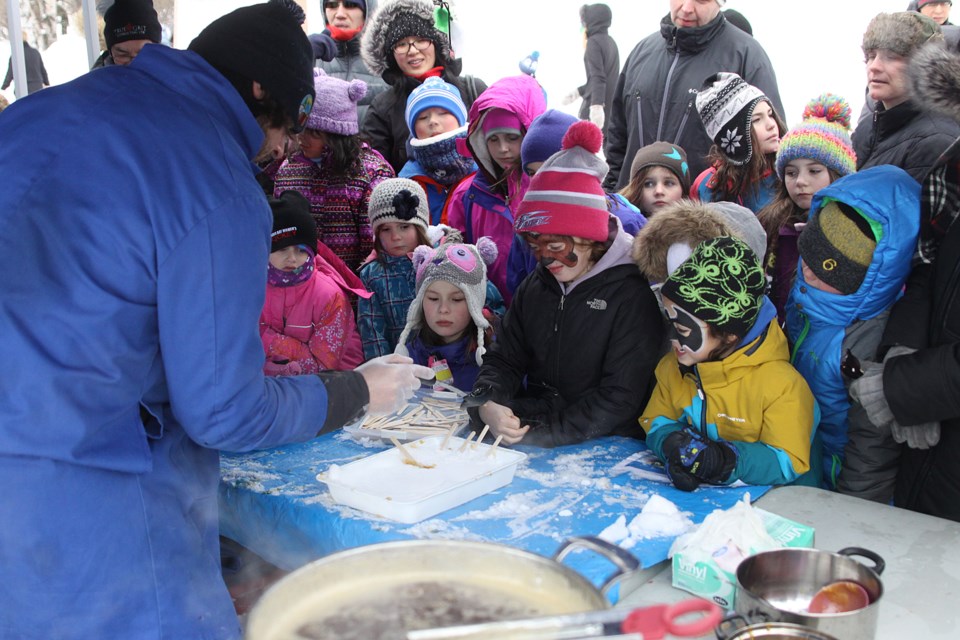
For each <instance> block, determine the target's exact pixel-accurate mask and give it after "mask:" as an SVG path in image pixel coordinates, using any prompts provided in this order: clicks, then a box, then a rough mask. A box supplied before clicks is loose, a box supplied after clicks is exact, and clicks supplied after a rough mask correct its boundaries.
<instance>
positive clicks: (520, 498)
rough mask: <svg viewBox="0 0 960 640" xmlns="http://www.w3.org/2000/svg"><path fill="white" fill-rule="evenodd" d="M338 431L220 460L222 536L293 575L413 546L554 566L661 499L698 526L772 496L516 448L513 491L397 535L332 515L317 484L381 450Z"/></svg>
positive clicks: (643, 459) (369, 518)
mask: <svg viewBox="0 0 960 640" xmlns="http://www.w3.org/2000/svg"><path fill="white" fill-rule="evenodd" d="M383 448H384V447H383V445H380V444H379V443H377V444H372V443H370V442H368V441H367V442H356V441H354V440H352V439H351V438H350V437H349V436H347V435H346V434H344V433H343V432H342V431H336V432H334V433H330V434H326V435H324V436H321V437H319V438H316V439H314V440H311V441H309V442H305V443H302V444H299V445H291V446H286V447H280V448H276V449H269V450H264V451H256V452H253V453H248V454H239V455H237V454H223V455H222V456H221V463H220V471H221V482H220V531H221V534H222V535H224V536H226V537H228V538H231V539H233V540H236V541H237V542H239V543H240V544H242V545H244V546H246V547H247V548H249V549H251V550H252V551H254V552H256V553H258V554H259V555H261V556H262V557H263V558H265V559H266V560H268V561H270V562H272V563H273V564H275V565H277V566H279V567H281V568H284V569H295V568H297V567H300V566H302V565H304V564H306V563H308V562H310V561H311V560H315V559H317V558H319V557H322V556H325V555H327V554H330V553H333V552H336V551H341V550H344V549H348V548H352V547H357V546H360V545H366V544H373V543H377V542H385V541H390V540H402V539H410V538H432V539H456V540H476V541H483V542H497V543H502V544H506V545H510V546H514V547H518V548H521V549H525V550H527V551H532V552H534V553H537V554H540V555H544V556H548V557H550V556H553V554H554V552H555V551H556V550H557V548H558V547H559V546H560V544H561V543H562V542H563V541H564V540H566V539H568V538H570V537H571V536H577V535H597V534H599V533H600V532H601V531H603V530H604V529H605V528H607V527H609V526H610V525H612V524H613V523H614V522H615V521H616V520H617V518H618V517H619V516H620V515H624V516H625V517H626V521H627V522H628V523H629V522H630V521H631V520H632V519H633V517H634V516H636V515H637V514H639V513H640V510H641V509H642V507H643V506H644V504H646V502H647V501H648V500H649V498H650V497H651V496H652V495H654V494H659V495H660V496H662V497H664V498H666V499H668V500H670V501H671V502H673V503H674V504H676V505H677V506H678V507H679V508H680V510H681V511H684V512H687V513H688V515H689V517H690V519H691V520H692V521H693V522H694V523H699V522H701V521H702V520H703V519H704V518H705V517H706V516H707V515H708V514H710V513H711V512H712V511H713V510H714V509H726V508H729V507H731V506H733V505H734V504H735V503H736V502H737V501H738V500H740V499H742V498H743V495H744V493H745V492H749V493H750V496H751V498H752V499H756V498H758V497H759V496H760V495H762V494H763V493H765V492H766V491H767V490H769V487H759V486H751V487H740V488H727V487H723V488H715V487H701V488H700V489H698V490H697V491H695V492H693V493H686V492H683V491H678V490H677V489H675V488H674V487H673V486H672V485H671V484H670V483H669V481H668V480H667V477H666V476H665V475H664V474H663V471H662V469H661V468H660V467H659V465H657V464H656V461H655V457H654V456H653V454H652V453H651V452H650V451H649V450H647V448H646V445H645V444H644V443H643V442H641V441H639V440H634V439H630V438H620V437H607V438H601V439H598V440H592V441H590V442H585V443H582V444H578V445H571V446H566V447H558V448H555V449H541V448H537V447H529V446H516V447H514V448H515V449H517V450H520V451H523V452H524V453H526V454H527V455H528V456H529V457H528V458H527V460H526V461H525V462H524V463H522V464H521V466H520V467H519V468H518V469H517V473H516V476H515V477H514V480H513V482H512V483H511V484H510V485H508V486H506V487H503V488H501V489H498V490H497V491H494V492H492V493H489V494H487V495H484V496H481V497H480V498H477V499H475V500H472V501H470V502H468V503H467V504H464V505H462V506H460V507H457V508H455V509H451V510H449V511H446V512H444V513H441V514H439V515H437V516H435V517H433V518H431V519H429V520H426V521H424V522H420V523H417V524H413V525H410V524H400V523H396V522H392V521H388V520H384V519H381V518H378V517H376V516H373V515H369V514H366V513H364V512H362V511H358V510H356V509H353V508H351V507H345V506H341V505H338V504H336V503H335V502H334V501H333V499H332V498H331V496H330V493H329V492H328V491H327V487H326V485H325V484H323V483H321V482H319V481H317V479H316V476H317V474H318V473H320V472H321V471H325V470H326V469H327V468H328V467H329V466H330V465H331V464H345V463H347V462H351V461H353V460H356V459H358V458H361V457H364V456H368V455H371V454H373V453H376V452H378V451H380V450H381V449H383ZM673 539H674V538H673V536H660V537H654V538H644V539H641V540H639V541H636V542H635V544H633V546H632V547H631V548H630V549H629V550H630V552H632V553H633V554H634V555H636V556H637V558H638V559H639V560H640V561H641V563H642V564H643V566H644V567H647V566H651V565H653V564H656V563H657V562H659V561H661V560H665V559H666V558H667V552H668V551H669V549H670V545H671V543H672V542H673ZM565 562H566V563H567V564H568V565H570V566H571V567H572V568H574V569H576V570H577V571H580V573H582V574H583V575H584V576H586V577H587V578H588V579H589V580H591V582H593V583H594V584H595V585H597V586H600V585H602V583H603V582H604V580H605V579H606V577H607V576H608V575H609V574H610V573H612V571H613V569H614V567H613V566H612V565H610V564H609V563H608V562H607V561H606V560H604V559H603V558H600V557H599V556H594V554H590V553H587V552H578V553H574V554H571V556H570V557H569V558H568V560H566V561H565Z"/></svg>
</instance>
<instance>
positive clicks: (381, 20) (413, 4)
mask: <svg viewBox="0 0 960 640" xmlns="http://www.w3.org/2000/svg"><path fill="white" fill-rule="evenodd" d="M404 14H407V15H408V16H409V15H412V16H413V18H414V19H417V20H423V21H429V23H430V24H431V25H432V24H434V22H433V3H432V2H429V1H427V0H390V1H389V2H385V3H384V4H383V5H382V6H381V7H380V9H379V10H378V11H377V12H376V14H374V15H373V17H372V18H369V19H368V20H367V22H366V25H365V26H364V30H363V39H362V40H361V43H360V56H361V57H362V58H363V61H364V62H365V63H366V65H367V67H368V68H369V69H370V71H372V72H373V73H375V74H377V75H379V76H383V74H384V72H386V71H388V70H394V71H396V72H397V73H399V69H398V68H397V63H396V61H394V59H393V51H392V50H391V47H392V45H393V44H394V43H392V42H387V38H388V37H389V34H390V32H391V31H392V30H393V25H394V23H395V22H396V21H397V20H398V19H399V18H400V17H401V16H403V15H404ZM431 40H433V43H434V47H435V48H436V52H437V61H436V64H437V65H440V66H446V65H447V63H448V61H449V60H450V47H449V43H448V41H447V36H446V34H445V33H443V32H441V31H440V30H439V29H437V28H436V27H435V26H434V27H433V36H432V37H431ZM384 79H386V78H384Z"/></svg>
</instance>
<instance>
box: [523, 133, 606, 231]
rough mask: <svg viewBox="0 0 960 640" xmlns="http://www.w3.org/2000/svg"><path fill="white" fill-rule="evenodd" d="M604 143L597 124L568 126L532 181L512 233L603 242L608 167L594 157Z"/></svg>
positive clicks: (597, 157) (598, 158)
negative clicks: (603, 183)
mask: <svg viewBox="0 0 960 640" xmlns="http://www.w3.org/2000/svg"><path fill="white" fill-rule="evenodd" d="M602 144H603V134H602V133H601V132H600V129H599V128H597V126H596V125H595V124H593V123H592V122H589V121H587V120H581V121H580V122H575V123H574V124H572V125H571V126H570V128H569V129H568V130H567V133H566V134H564V136H563V142H562V143H561V148H560V151H558V152H557V153H555V154H553V155H552V156H550V157H549V158H547V161H546V162H544V163H543V166H542V167H540V170H539V171H537V174H536V175H535V176H533V179H532V180H531V181H530V188H529V189H527V193H526V195H525V196H524V197H523V202H521V203H520V208H519V210H518V211H517V218H516V221H515V222H514V226H513V228H514V231H516V232H517V233H538V234H552V235H558V236H576V237H578V238H584V239H585V240H596V241H597V242H605V241H606V240H607V236H608V235H609V227H608V220H609V219H610V212H609V210H608V209H607V196H606V194H605V193H604V191H603V188H602V187H601V182H602V181H603V179H604V178H605V177H606V175H607V171H608V170H609V167H607V163H606V162H604V161H603V160H601V159H600V157H599V156H597V153H598V152H599V151H600V147H601V145H602Z"/></svg>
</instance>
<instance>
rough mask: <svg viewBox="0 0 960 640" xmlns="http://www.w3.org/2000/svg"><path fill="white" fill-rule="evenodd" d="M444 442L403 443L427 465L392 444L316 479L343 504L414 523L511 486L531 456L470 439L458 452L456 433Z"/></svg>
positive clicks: (334, 467) (460, 440)
mask: <svg viewBox="0 0 960 640" xmlns="http://www.w3.org/2000/svg"><path fill="white" fill-rule="evenodd" d="M443 440H444V438H442V437H431V438H423V439H420V440H415V441H413V442H410V443H408V444H406V445H405V447H406V449H407V450H408V451H409V452H410V454H411V455H412V456H413V457H414V458H415V459H416V460H417V461H418V462H419V463H420V464H421V465H423V466H417V465H413V464H409V463H407V462H404V458H403V456H402V455H401V453H400V451H399V450H398V449H397V448H395V447H394V448H391V449H388V450H387V451H381V452H380V453H377V454H374V455H372V456H367V457H366V458H363V459H361V460H357V461H355V462H351V463H349V464H346V465H344V466H342V467H341V466H339V465H331V466H330V468H329V469H328V470H327V472H326V473H325V474H320V475H318V476H317V479H318V480H320V481H321V482H326V483H327V487H329V489H330V495H331V496H332V497H333V499H334V500H335V501H337V502H339V503H340V504H345V505H348V506H351V507H354V508H356V509H360V510H361V511H366V512H368V513H372V514H374V515H378V516H381V517H383V518H387V519H389V520H396V521H397V522H404V523H407V524H410V523H414V522H420V521H421V520H426V519H427V518H430V517H433V516H435V515H437V514H438V513H441V512H443V511H446V510H447V509H452V508H454V507H457V506H460V505H461V504H464V503H465V502H469V501H470V500H473V499H474V498H477V497H480V496H482V495H484V494H486V493H489V492H491V491H494V490H495V489H499V488H500V487H503V486H506V485H508V484H510V482H511V481H513V475H514V472H516V470H517V465H519V464H520V463H521V462H522V461H523V460H525V459H526V457H527V454H525V453H522V452H520V451H513V450H511V449H505V448H503V447H497V448H496V451H495V452H494V453H493V455H488V454H490V450H491V449H492V445H490V444H483V443H481V444H476V443H472V442H471V443H470V444H468V445H467V448H466V449H465V450H464V451H460V448H461V446H462V445H463V443H464V439H463V438H456V437H453V438H450V440H449V442H448V443H447V448H446V449H445V450H441V449H440V445H441V444H442V443H443Z"/></svg>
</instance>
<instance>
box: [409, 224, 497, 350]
mask: <svg viewBox="0 0 960 640" xmlns="http://www.w3.org/2000/svg"><path fill="white" fill-rule="evenodd" d="M496 259H497V243H496V242H494V241H493V240H491V239H490V238H487V237H486V236H484V237H482V238H480V239H479V240H477V244H476V245H472V244H461V243H446V242H445V243H443V244H441V245H440V246H439V247H437V248H436V249H434V248H433V247H428V246H426V245H420V246H419V247H417V248H416V250H414V252H413V269H414V271H415V272H416V274H417V297H415V298H414V299H413V302H411V303H410V308H409V309H408V310H407V324H406V326H405V327H404V328H403V333H401V334H400V338H399V339H398V340H397V347H396V349H395V350H394V353H399V354H400V355H403V356H405V355H409V352H408V350H407V339H408V338H409V337H410V333H411V332H413V331H416V330H418V329H420V328H421V327H422V326H423V296H424V294H425V293H426V291H427V287H429V286H430V283H431V282H436V281H438V280H442V281H444V282H449V283H450V284H452V285H454V286H456V287H457V288H459V289H460V291H462V292H463V295H464V297H465V298H466V300H467V309H469V310H470V317H471V318H473V323H474V324H475V325H477V351H476V356H475V357H476V359H477V364H478V365H479V364H483V354H484V352H485V351H486V348H485V347H484V343H483V332H484V330H485V329H486V328H487V327H489V326H490V323H489V322H487V319H486V318H484V317H483V307H484V303H485V302H486V299H487V266H488V265H491V264H493V263H494V261H495V260H496Z"/></svg>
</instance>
